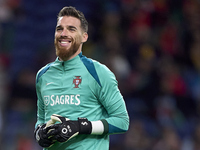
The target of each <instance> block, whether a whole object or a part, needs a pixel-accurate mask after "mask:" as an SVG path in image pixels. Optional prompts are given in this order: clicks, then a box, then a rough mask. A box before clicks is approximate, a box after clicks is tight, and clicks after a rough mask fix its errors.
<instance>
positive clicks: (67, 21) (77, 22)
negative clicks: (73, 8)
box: [57, 16, 81, 28]
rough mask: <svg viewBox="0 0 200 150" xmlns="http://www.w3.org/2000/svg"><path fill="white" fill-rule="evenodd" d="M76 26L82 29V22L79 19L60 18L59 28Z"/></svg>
mask: <svg viewBox="0 0 200 150" xmlns="http://www.w3.org/2000/svg"><path fill="white" fill-rule="evenodd" d="M59 25H61V26H75V27H77V28H80V25H81V22H80V20H79V19H78V18H75V17H71V16H63V17H60V18H59V20H58V22H57V26H59Z"/></svg>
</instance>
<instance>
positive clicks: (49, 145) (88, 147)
mask: <svg viewBox="0 0 200 150" xmlns="http://www.w3.org/2000/svg"><path fill="white" fill-rule="evenodd" d="M87 31H88V22H87V21H86V19H85V17H84V15H83V13H82V12H80V11H78V10H76V9H75V8H74V7H71V6H70V7H64V8H63V9H62V10H61V11H60V12H59V14H58V18H57V26H56V30H55V40H54V43H55V48H56V55H57V59H56V60H55V61H54V62H53V63H50V64H47V65H46V66H45V67H43V68H42V69H41V70H39V71H38V73H37V76H36V91H37V97H38V101H37V106H38V111H37V123H36V125H35V127H36V129H35V132H34V135H35V138H36V140H37V142H38V143H39V145H40V146H42V147H44V149H48V150H108V149H109V135H110V134H118V133H124V132H126V131H127V130H128V126H129V116H128V113H127V110H126V106H125V102H124V100H123V97H122V95H121V93H120V91H119V89H118V85H117V81H116V79H115V76H114V74H113V73H112V72H111V71H110V70H109V69H108V68H107V67H106V66H105V65H102V64H100V63H99V62H97V61H95V60H92V59H89V58H87V57H85V56H83V55H82V45H83V43H84V42H86V41H87V39H88V34H87Z"/></svg>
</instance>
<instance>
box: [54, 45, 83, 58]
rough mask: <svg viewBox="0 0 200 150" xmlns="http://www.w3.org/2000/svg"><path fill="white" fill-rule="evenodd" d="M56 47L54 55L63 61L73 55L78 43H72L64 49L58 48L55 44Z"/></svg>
mask: <svg viewBox="0 0 200 150" xmlns="http://www.w3.org/2000/svg"><path fill="white" fill-rule="evenodd" d="M55 47H56V55H57V56H58V57H59V58H61V59H62V60H63V61H66V60H69V58H70V57H71V56H73V55H74V54H75V53H76V52H77V51H78V48H79V47H80V43H72V45H71V47H70V49H68V50H66V49H65V48H59V47H58V45H57V44H55Z"/></svg>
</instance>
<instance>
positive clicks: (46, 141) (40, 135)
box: [34, 124, 55, 148]
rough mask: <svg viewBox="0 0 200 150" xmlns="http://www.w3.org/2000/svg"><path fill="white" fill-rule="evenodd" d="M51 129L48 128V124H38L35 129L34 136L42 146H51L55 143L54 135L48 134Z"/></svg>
mask: <svg viewBox="0 0 200 150" xmlns="http://www.w3.org/2000/svg"><path fill="white" fill-rule="evenodd" d="M48 132H49V130H47V129H46V124H43V125H42V126H41V125H38V126H37V128H36V129H35V131H34V137H35V139H36V141H37V142H38V144H39V145H40V146H42V147H46V148H47V147H50V146H51V145H53V144H54V143H55V141H53V139H52V137H50V135H49V134H48Z"/></svg>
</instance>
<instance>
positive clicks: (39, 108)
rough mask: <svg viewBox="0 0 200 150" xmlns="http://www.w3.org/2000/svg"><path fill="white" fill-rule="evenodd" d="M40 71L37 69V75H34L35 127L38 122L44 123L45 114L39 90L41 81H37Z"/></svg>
mask: <svg viewBox="0 0 200 150" xmlns="http://www.w3.org/2000/svg"><path fill="white" fill-rule="evenodd" d="M41 71H42V69H41V70H40V71H38V73H37V75H36V94H37V122H36V124H35V128H36V127H37V126H38V125H39V124H44V122H45V116H44V102H43V99H42V97H41V92H40V91H41V90H40V84H41V82H40V81H39V78H40V74H41Z"/></svg>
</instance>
